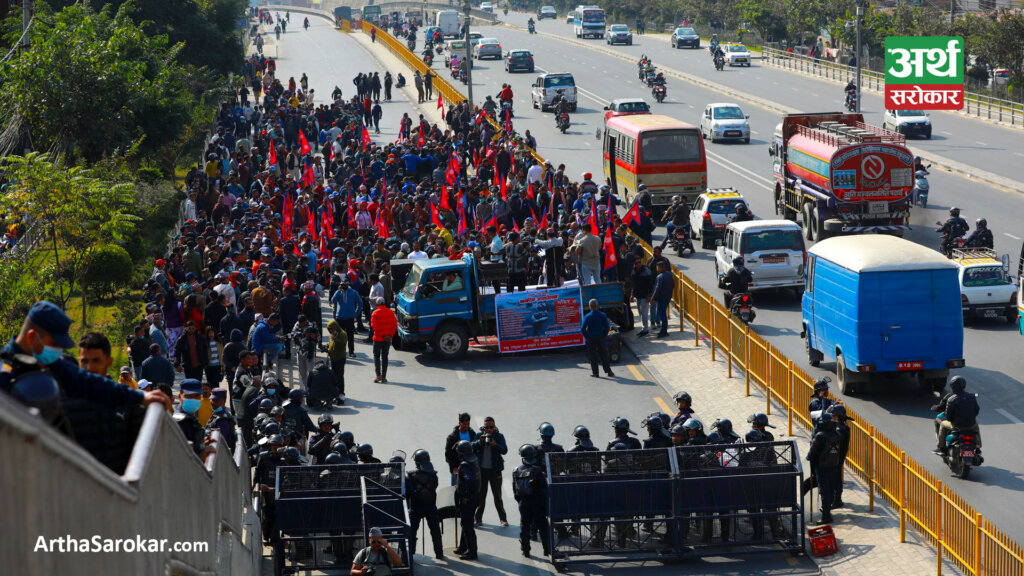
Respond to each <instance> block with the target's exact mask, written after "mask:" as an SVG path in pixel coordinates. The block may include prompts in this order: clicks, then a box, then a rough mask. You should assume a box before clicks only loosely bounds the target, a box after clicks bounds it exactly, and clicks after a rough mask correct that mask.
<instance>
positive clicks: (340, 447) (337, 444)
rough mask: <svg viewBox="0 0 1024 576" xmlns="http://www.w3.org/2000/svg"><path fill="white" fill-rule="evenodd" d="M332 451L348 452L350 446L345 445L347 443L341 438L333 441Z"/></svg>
mask: <svg viewBox="0 0 1024 576" xmlns="http://www.w3.org/2000/svg"><path fill="white" fill-rule="evenodd" d="M331 452H343V453H345V454H348V446H345V443H344V442H342V441H341V440H335V441H334V442H332V443H331Z"/></svg>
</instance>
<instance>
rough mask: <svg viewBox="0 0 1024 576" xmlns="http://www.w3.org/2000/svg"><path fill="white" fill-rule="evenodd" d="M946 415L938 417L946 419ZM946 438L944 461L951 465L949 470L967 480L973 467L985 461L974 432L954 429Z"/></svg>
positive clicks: (937, 417) (938, 417)
mask: <svg viewBox="0 0 1024 576" xmlns="http://www.w3.org/2000/svg"><path fill="white" fill-rule="evenodd" d="M945 416H946V415H945V414H939V415H938V416H936V419H939V420H944V419H945ZM945 440H946V452H945V454H943V455H942V461H943V462H945V463H946V466H949V471H950V472H952V473H953V475H954V476H956V477H957V478H960V479H961V480H966V479H967V476H969V475H970V473H971V468H972V467H974V466H981V465H982V464H983V463H984V462H985V458H984V457H982V455H981V449H980V448H978V444H977V441H976V439H975V437H974V434H972V433H970V432H961V431H960V430H953V432H952V433H951V434H948V435H947V436H946V438H945Z"/></svg>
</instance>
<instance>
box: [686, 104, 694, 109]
mask: <svg viewBox="0 0 1024 576" xmlns="http://www.w3.org/2000/svg"><path fill="white" fill-rule="evenodd" d="M687 106H689V107H690V109H691V110H692V109H693V108H696V107H695V106H694V105H693V104H687Z"/></svg>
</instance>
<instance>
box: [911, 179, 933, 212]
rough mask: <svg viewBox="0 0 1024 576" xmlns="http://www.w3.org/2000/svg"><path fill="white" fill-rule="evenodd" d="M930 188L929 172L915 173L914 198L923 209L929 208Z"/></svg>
mask: <svg viewBox="0 0 1024 576" xmlns="http://www.w3.org/2000/svg"><path fill="white" fill-rule="evenodd" d="M929 188H930V186H929V185H928V172H927V171H925V170H918V171H917V172H915V173H914V198H915V204H917V205H918V206H920V207H921V208H927V207H928V191H929Z"/></svg>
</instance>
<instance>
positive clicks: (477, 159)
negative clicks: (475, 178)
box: [473, 147, 480, 168]
mask: <svg viewBox="0 0 1024 576" xmlns="http://www.w3.org/2000/svg"><path fill="white" fill-rule="evenodd" d="M473 167H474V168H479V167H480V155H479V154H477V151H476V147H473Z"/></svg>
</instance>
